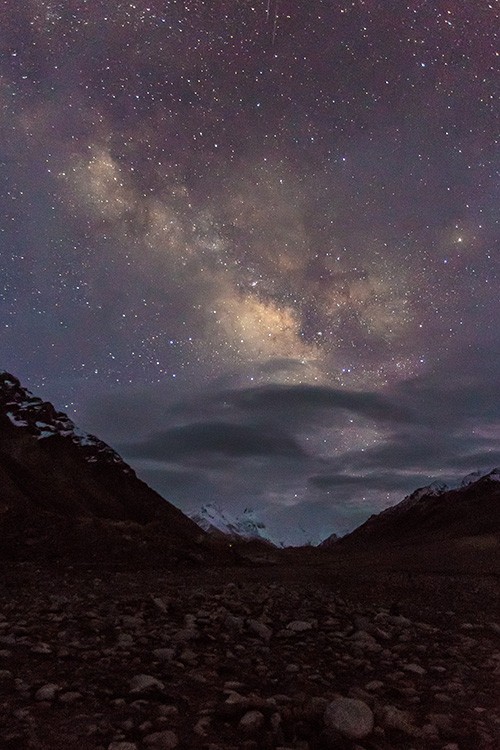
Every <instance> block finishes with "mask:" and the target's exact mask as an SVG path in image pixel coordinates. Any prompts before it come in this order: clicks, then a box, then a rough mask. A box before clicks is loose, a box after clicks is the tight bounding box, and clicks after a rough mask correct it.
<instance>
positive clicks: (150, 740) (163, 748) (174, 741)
mask: <svg viewBox="0 0 500 750" xmlns="http://www.w3.org/2000/svg"><path fill="white" fill-rule="evenodd" d="M143 742H144V744H145V745H147V747H150V748H152V749H153V750H174V748H175V747H177V745H178V744H179V739H178V737H177V735H176V734H175V732H171V731H170V729H165V730H164V731H163V732H153V734H148V735H146V737H144V739H143Z"/></svg>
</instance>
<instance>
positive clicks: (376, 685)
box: [365, 680, 384, 693]
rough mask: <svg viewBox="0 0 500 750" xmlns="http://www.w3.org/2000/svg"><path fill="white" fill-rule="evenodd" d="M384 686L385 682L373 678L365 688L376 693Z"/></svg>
mask: <svg viewBox="0 0 500 750" xmlns="http://www.w3.org/2000/svg"><path fill="white" fill-rule="evenodd" d="M383 687H384V683H383V682H382V681H381V680H371V681H370V682H367V683H366V685H365V690H368V692H370V693H375V692H376V691H377V690H380V688H383Z"/></svg>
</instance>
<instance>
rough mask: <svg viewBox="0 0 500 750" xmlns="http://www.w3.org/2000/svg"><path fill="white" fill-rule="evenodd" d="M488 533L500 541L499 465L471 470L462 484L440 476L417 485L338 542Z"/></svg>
mask: <svg viewBox="0 0 500 750" xmlns="http://www.w3.org/2000/svg"><path fill="white" fill-rule="evenodd" d="M484 535H490V536H492V537H498V538H499V541H500V469H493V471H491V472H490V473H488V474H486V475H484V476H480V477H479V478H477V476H476V475H469V477H467V478H466V480H464V482H462V485H461V486H460V487H459V488H458V489H449V488H448V487H447V486H446V485H445V484H441V483H437V482H436V483H433V484H432V485H430V486H429V487H424V488H421V489H418V490H416V491H415V492H414V493H412V494H411V495H409V496H408V497H406V498H405V499H404V500H402V501H401V503H399V504H398V505H395V506H393V507H391V508H387V509H386V510H384V511H383V512H382V513H379V514H378V515H375V516H371V518H369V519H368V520H367V521H366V522H365V523H364V524H362V525H361V526H359V527H358V528H357V529H355V530H354V531H353V532H352V533H351V534H349V535H347V536H346V537H344V538H343V539H341V540H339V542H338V545H339V547H342V548H346V547H351V546H354V545H358V546H360V545H367V544H384V543H387V542H390V543H393V544H395V545H399V546H402V545H409V544H415V545H422V544H425V543H428V542H435V541H438V540H442V541H445V540H457V539H467V538H473V537H479V536H484Z"/></svg>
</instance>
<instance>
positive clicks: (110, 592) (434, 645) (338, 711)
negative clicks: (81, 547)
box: [0, 564, 500, 750]
mask: <svg viewBox="0 0 500 750" xmlns="http://www.w3.org/2000/svg"><path fill="white" fill-rule="evenodd" d="M499 683H500V613H499V611H498V580H497V579H494V578H488V577H484V578H474V579H472V578H466V577H463V576H462V577H458V578H457V577H452V576H423V575H418V576H415V575H413V576H406V575H404V574H401V575H397V574H390V575H389V574H385V576H384V577H383V579H381V578H380V576H378V577H377V576H372V577H371V578H370V576H367V575H366V574H364V576H363V577H356V575H354V574H353V573H352V572H351V573H346V572H343V573H341V574H339V575H336V574H335V573H334V572H332V571H329V570H328V569H327V568H325V567H323V568H318V569H315V568H313V567H309V568H305V567H304V566H302V567H301V566H300V565H299V564H297V565H296V566H295V568H294V570H290V567H289V566H281V567H280V566H275V567H274V568H269V569H262V570H256V569H235V570H225V571H224V570H207V569H204V570H196V569H192V570H191V571H189V572H188V573H185V572H184V573H181V572H180V571H177V572H175V573H169V572H167V571H152V570H150V571H141V572H126V571H118V570H115V571H109V570H108V571H104V570H96V569H94V570H91V569H84V568H82V569H72V568H71V567H69V568H67V569H66V570H60V569H59V570H58V569H57V568H54V569H52V570H49V569H47V568H42V567H40V568H34V567H33V566H31V565H29V564H17V565H13V564H6V565H5V566H4V567H3V571H2V573H1V583H0V747H2V748H12V750H24V749H25V748H26V749H27V748H39V749H40V750H42V749H43V750H63V748H64V750H73V749H75V750H77V749H78V750H90V749H91V748H92V750H97V749H99V750H167V749H168V748H175V747H178V748H180V749H182V748H193V750H195V749H200V750H201V749H203V750H230V749H231V750H233V748H234V750H236V749H238V750H260V749H262V750H276V749H277V748H282V749H284V748H289V749H290V750H292V748H293V749H295V750H328V749H332V750H334V749H339V750H348V749H349V750H354V749H356V750H362V749H363V748H364V749H365V750H376V749H379V750H389V748H394V749H395V748H398V749H402V748H404V750H412V749H414V750H421V749H422V748H437V749H439V750H493V749H494V748H498V747H500V699H499V696H500V684H499Z"/></svg>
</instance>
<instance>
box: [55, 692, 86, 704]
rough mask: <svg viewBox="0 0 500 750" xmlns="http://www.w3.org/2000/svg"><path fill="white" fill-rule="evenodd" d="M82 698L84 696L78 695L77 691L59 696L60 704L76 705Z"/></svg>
mask: <svg viewBox="0 0 500 750" xmlns="http://www.w3.org/2000/svg"><path fill="white" fill-rule="evenodd" d="M81 698H82V694H81V693H78V692H77V691H76V690H75V691H73V690H69V691H68V692H67V693H63V694H62V695H60V696H59V703H65V704H70V703H76V702H77V701H79V700H80V699H81Z"/></svg>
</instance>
